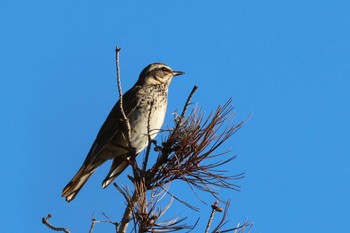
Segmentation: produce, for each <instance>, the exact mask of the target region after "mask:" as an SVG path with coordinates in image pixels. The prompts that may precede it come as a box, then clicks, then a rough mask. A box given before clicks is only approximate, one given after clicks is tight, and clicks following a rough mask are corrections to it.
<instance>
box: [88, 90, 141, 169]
mask: <svg viewBox="0 0 350 233" xmlns="http://www.w3.org/2000/svg"><path fill="white" fill-rule="evenodd" d="M140 88H141V87H140V86H134V87H133V88H132V89H130V90H129V91H127V92H126V93H125V94H124V95H123V109H124V113H125V115H126V116H127V117H128V118H129V116H130V115H131V114H132V113H133V112H134V111H135V109H136V108H137V107H138V106H139V104H140V98H137V96H136V93H138V91H139V90H140ZM119 105H120V100H119V101H118V102H117V103H116V104H115V105H114V107H113V109H112V111H111V112H110V113H109V115H108V117H107V119H106V120H105V122H104V123H103V125H102V127H101V129H100V131H99V132H98V134H97V136H96V139H95V141H94V143H93V144H92V146H91V149H90V152H89V154H88V156H87V157H86V159H85V162H84V164H89V163H90V162H93V160H95V158H96V156H98V154H99V153H100V152H101V151H102V149H103V148H104V147H105V146H106V145H107V143H108V142H110V141H111V139H112V138H113V137H115V136H119V135H120V134H121V133H122V130H123V129H125V126H124V123H123V116H122V112H121V110H120V106H119Z"/></svg>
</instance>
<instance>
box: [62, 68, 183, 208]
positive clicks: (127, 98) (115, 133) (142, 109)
mask: <svg viewBox="0 0 350 233" xmlns="http://www.w3.org/2000/svg"><path fill="white" fill-rule="evenodd" d="M183 74H184V72H182V71H173V70H172V69H171V68H170V67H169V66H167V65H165V64H163V63H152V64H150V65H148V66H146V67H145V68H144V69H143V70H142V72H141V73H140V75H139V78H138V80H137V81H136V83H135V84H134V86H133V87H132V88H131V89H130V90H128V91H127V92H126V93H125V94H124V95H123V98H122V103H123V110H124V113H125V116H126V117H127V119H128V121H129V125H130V144H131V146H132V148H133V149H134V152H135V153H134V154H135V156H137V155H138V154H139V153H140V152H141V151H142V150H143V149H145V147H147V145H148V143H149V136H150V138H151V140H153V139H154V138H155V136H156V135H157V133H158V132H159V130H160V129H161V127H162V125H163V122H164V118H165V113H166V109H167V102H168V88H169V84H170V82H171V81H172V79H173V77H175V76H179V75H183ZM123 119H124V118H123V114H122V111H121V108H120V100H118V101H117V103H116V104H115V105H114V107H113V108H112V110H111V112H110V113H109V115H108V116H107V119H106V120H105V122H104V123H103V125H102V127H101V128H100V130H99V132H98V134H97V136H96V139H95V141H94V142H93V144H92V146H91V149H90V151H89V153H88V154H87V156H86V159H85V161H84V162H83V164H82V166H81V168H80V169H79V170H78V172H77V173H76V175H75V176H74V177H73V178H72V180H71V181H70V182H69V183H68V184H67V185H66V186H65V188H64V189H63V191H62V197H64V198H65V199H66V201H67V202H71V201H72V200H73V199H74V198H75V196H76V195H77V194H78V192H79V191H80V189H81V188H82V187H83V185H84V184H85V183H86V181H87V180H88V179H89V178H90V176H91V175H92V174H93V173H94V171H95V170H96V169H97V168H98V167H99V166H101V165H102V164H103V163H104V162H106V161H107V160H113V162H112V165H111V168H110V170H109V173H108V175H107V176H106V178H105V179H104V180H103V182H102V187H103V188H106V187H107V186H108V185H109V184H111V182H112V181H113V180H114V179H115V178H117V177H118V176H119V175H120V174H121V173H122V172H123V171H124V170H125V169H126V168H127V166H128V165H129V164H130V163H129V162H128V161H127V160H126V159H125V158H126V157H127V154H128V151H129V149H130V147H129V141H128V130H127V127H126V124H125V121H124V120H123Z"/></svg>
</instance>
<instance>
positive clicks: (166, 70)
mask: <svg viewBox="0 0 350 233" xmlns="http://www.w3.org/2000/svg"><path fill="white" fill-rule="evenodd" d="M161 70H162V71H164V72H168V73H170V70H169V69H168V68H166V67H162V68H161Z"/></svg>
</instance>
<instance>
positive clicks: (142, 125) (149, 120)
mask: <svg viewBox="0 0 350 233" xmlns="http://www.w3.org/2000/svg"><path fill="white" fill-rule="evenodd" d="M152 111H154V112H151V114H150V113H149V111H148V112H144V111H142V110H138V111H135V112H134V113H133V114H132V116H131V117H130V127H131V129H132V130H131V144H132V147H134V148H136V151H137V153H139V152H141V151H142V150H143V149H144V148H145V147H146V146H147V144H148V134H149V135H150V137H151V139H153V138H155V137H156V135H157V134H158V132H159V130H160V129H161V127H162V125H163V122H164V117H165V111H166V108H156V109H152Z"/></svg>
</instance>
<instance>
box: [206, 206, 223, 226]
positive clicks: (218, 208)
mask: <svg viewBox="0 0 350 233" xmlns="http://www.w3.org/2000/svg"><path fill="white" fill-rule="evenodd" d="M216 211H218V212H222V208H221V207H219V206H218V201H215V202H214V204H212V205H211V213H210V217H209V220H208V223H207V227H206V229H205V233H209V229H210V225H211V223H212V221H213V219H214V214H215V212H216Z"/></svg>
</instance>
